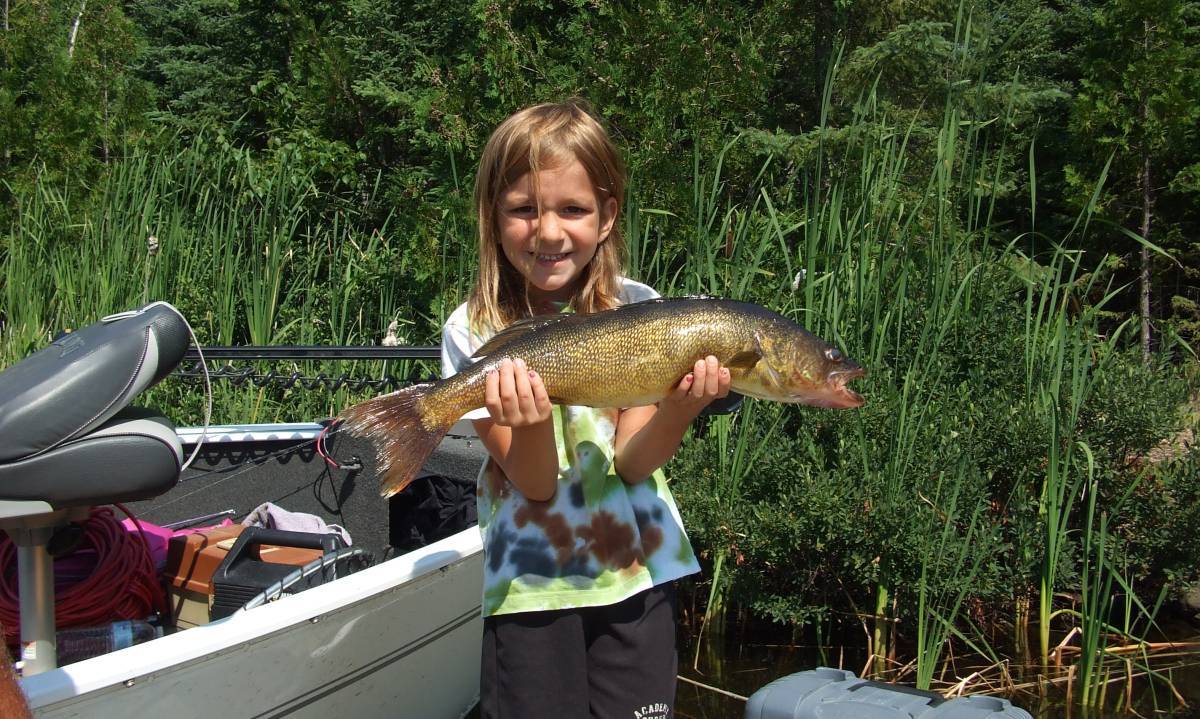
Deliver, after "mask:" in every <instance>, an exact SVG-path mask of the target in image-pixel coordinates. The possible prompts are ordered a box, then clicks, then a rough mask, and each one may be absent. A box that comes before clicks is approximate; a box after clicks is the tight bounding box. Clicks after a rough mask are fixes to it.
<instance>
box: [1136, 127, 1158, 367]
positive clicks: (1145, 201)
mask: <svg viewBox="0 0 1200 719" xmlns="http://www.w3.org/2000/svg"><path fill="white" fill-rule="evenodd" d="M1153 202H1154V198H1153V196H1152V195H1151V190H1150V153H1149V152H1147V151H1146V149H1145V147H1144V146H1143V148H1142V239H1143V240H1145V241H1146V242H1149V241H1150V208H1151V206H1152V205H1153ZM1140 290H1141V297H1140V302H1139V306H1138V310H1139V314H1140V315H1141V320H1142V361H1143V362H1145V363H1146V364H1150V248H1149V247H1147V246H1145V245H1142V266H1141V287H1140Z"/></svg>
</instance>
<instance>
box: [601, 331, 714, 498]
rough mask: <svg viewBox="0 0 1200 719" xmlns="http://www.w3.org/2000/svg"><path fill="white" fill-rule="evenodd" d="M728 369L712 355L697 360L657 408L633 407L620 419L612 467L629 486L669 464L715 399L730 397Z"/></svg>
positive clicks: (622, 414) (623, 413)
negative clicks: (689, 432)
mask: <svg viewBox="0 0 1200 719" xmlns="http://www.w3.org/2000/svg"><path fill="white" fill-rule="evenodd" d="M729 384H730V378H729V370H728V369H726V368H724V367H722V366H721V365H720V363H719V362H717V358H716V357H713V356H712V355H709V356H708V357H707V358H705V359H702V360H697V361H696V365H695V366H694V367H693V368H692V373H691V374H689V375H687V376H686V377H684V378H683V379H682V380H680V382H679V385H678V386H676V387H675V389H674V391H672V392H671V394H669V395H667V396H666V397H664V398H663V399H662V401H660V402H659V403H658V405H657V406H650V407H630V408H629V409H627V410H625V411H624V412H622V413H621V417H620V419H618V420H617V431H616V439H615V442H614V445H615V446H614V449H615V454H614V455H613V466H614V467H615V468H616V470H617V474H618V475H620V476H621V478H622V479H623V480H625V482H626V483H628V484H637V483H638V482H641V481H642V480H644V479H646V478H647V477H649V476H650V475H651V474H652V473H653V472H654V470H656V469H658V468H659V467H661V466H663V465H664V464H666V463H667V462H668V461H669V460H670V459H671V457H673V456H675V452H676V451H678V450H679V444H680V443H681V442H682V441H683V435H684V433H685V432H687V428H688V427H689V426H690V425H691V424H692V420H694V419H696V417H698V416H699V415H700V412H701V411H702V410H703V409H704V408H705V407H707V406H708V405H709V404H710V403H711V402H712V401H713V400H714V399H718V398H720V397H725V396H726V395H728V394H729Z"/></svg>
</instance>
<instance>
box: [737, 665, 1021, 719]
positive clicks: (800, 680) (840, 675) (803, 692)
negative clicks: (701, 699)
mask: <svg viewBox="0 0 1200 719" xmlns="http://www.w3.org/2000/svg"><path fill="white" fill-rule="evenodd" d="M916 717H920V718H921V719H1033V717H1032V716H1031V715H1030V714H1029V712H1027V711H1025V710H1024V709H1018V708H1017V707H1014V706H1013V705H1012V704H1011V703H1010V702H1009V701H1008V700H1007V699H998V698H996V697H982V696H979V697H960V698H958V699H951V700H949V701H947V700H945V699H943V698H942V697H941V696H939V695H937V694H934V693H932V692H923V691H919V690H917V689H911V688H909V687H903V686H896V685H893V684H884V683H882V682H873V681H868V680H866V679H859V678H858V677H856V676H855V675H854V674H853V673H852V672H848V671H844V670H841V669H829V668H826V667H820V668H818V669H810V670H809V671H805V672H799V673H797V674H791V675H789V676H786V677H783V678H781V679H776V680H775V681H773V682H771V683H770V684H768V685H766V686H765V687H763V688H762V689H759V690H758V691H756V692H754V694H753V695H752V696H751V697H750V701H748V702H747V703H746V713H745V719H915V718H916Z"/></svg>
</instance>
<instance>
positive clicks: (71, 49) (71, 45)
mask: <svg viewBox="0 0 1200 719" xmlns="http://www.w3.org/2000/svg"><path fill="white" fill-rule="evenodd" d="M86 9H87V0H83V4H82V5H80V6H79V14H78V15H76V16H75V22H73V23H71V35H70V36H69V37H68V38H67V57H75V36H76V35H78V34H79V21H80V20H82V19H83V11H84V10H86Z"/></svg>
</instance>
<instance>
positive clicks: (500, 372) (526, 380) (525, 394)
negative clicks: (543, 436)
mask: <svg viewBox="0 0 1200 719" xmlns="http://www.w3.org/2000/svg"><path fill="white" fill-rule="evenodd" d="M484 386H485V389H484V402H485V406H486V407H487V410H488V413H489V414H491V415H492V422H494V423H496V424H498V425H500V426H501V427H513V428H517V427H529V426H532V425H535V424H538V423H541V422H545V421H546V420H548V419H550V412H551V404H550V398H549V396H548V395H547V394H546V386H545V385H544V384H543V383H542V378H541V376H540V375H539V374H538V373H537V372H534V371H532V370H530V369H529V368H528V367H526V366H525V361H524V360H522V359H520V358H518V359H516V360H510V359H507V358H505V359H504V360H502V361H501V362H500V366H499V367H498V368H496V369H494V370H492V371H491V372H488V375H487V380H486V383H485V385H484Z"/></svg>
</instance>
